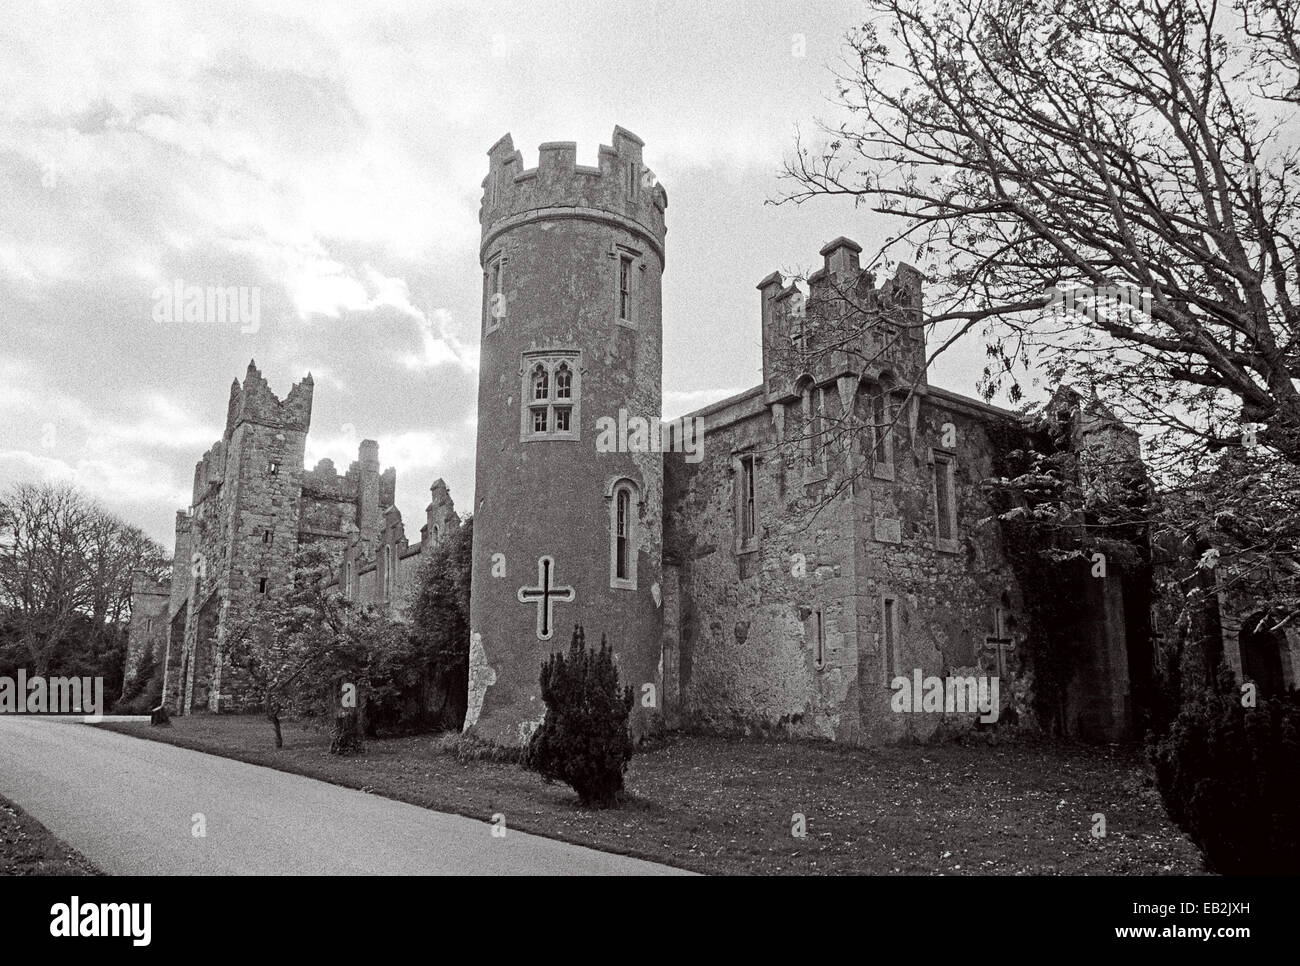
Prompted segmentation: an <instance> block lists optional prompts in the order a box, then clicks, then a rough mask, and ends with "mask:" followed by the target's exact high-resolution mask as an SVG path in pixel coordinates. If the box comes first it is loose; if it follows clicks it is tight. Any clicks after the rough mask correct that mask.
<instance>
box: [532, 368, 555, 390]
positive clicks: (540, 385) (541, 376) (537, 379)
mask: <svg viewBox="0 0 1300 966" xmlns="http://www.w3.org/2000/svg"><path fill="white" fill-rule="evenodd" d="M550 387H551V377H550V373H548V372H547V371H546V366H544V365H542V363H540V362H539V363H538V364H537V365H536V366H534V367H533V399H547V398H548V397H549V396H550V394H551V388H550Z"/></svg>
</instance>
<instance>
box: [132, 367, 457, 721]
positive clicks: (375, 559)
mask: <svg viewBox="0 0 1300 966" xmlns="http://www.w3.org/2000/svg"><path fill="white" fill-rule="evenodd" d="M312 390H313V384H312V378H311V376H310V375H308V376H307V377H306V378H305V379H304V380H303V381H302V382H300V383H298V384H297V385H295V386H294V387H293V388H292V389H291V391H290V392H289V394H288V395H287V396H286V397H285V398H284V399H283V400H281V399H279V398H278V397H276V396H275V394H274V393H273V392H272V391H271V390H270V388H269V386H268V385H267V383H266V380H265V379H264V378H263V377H262V374H261V373H260V372H259V371H258V369H257V367H256V365H255V364H253V363H250V364H249V367H248V373H247V375H246V376H245V379H244V382H243V385H240V383H239V382H238V380H236V381H235V382H234V384H233V385H232V386H231V389H230V402H229V405H228V408H227V414H226V429H225V432H224V433H223V434H222V437H221V439H220V440H218V441H217V442H216V443H215V444H214V445H213V447H212V448H211V449H210V450H208V452H207V453H205V454H204V455H203V459H202V460H200V461H199V463H198V464H197V466H196V467H195V472H194V494H193V502H192V505H191V507H190V509H189V510H188V511H180V512H178V513H177V515H176V548H175V554H174V558H173V563H172V576H171V580H170V583H169V585H164V586H161V587H154V588H147V589H142V592H141V593H140V594H136V595H133V619H132V629H131V636H130V644H129V651H130V653H131V654H138V653H140V652H141V649H142V647H143V646H144V642H145V639H146V635H147V633H152V631H147V630H146V625H141V627H140V628H138V629H137V627H136V622H135V618H134V613H135V610H136V609H139V611H140V613H141V615H142V619H145V620H147V618H148V615H149V614H150V613H151V612H152V605H153V604H154V603H155V599H156V598H158V597H160V596H161V595H163V594H167V595H168V597H166V598H165V599H166V603H167V606H166V609H165V612H163V613H162V615H161V623H162V624H163V626H164V627H166V628H167V630H166V631H165V632H163V633H164V634H165V637H166V640H167V646H166V650H165V656H164V655H162V654H160V658H161V659H162V660H163V661H164V672H163V700H164V702H166V703H167V704H168V705H169V707H171V708H172V709H173V710H174V711H176V712H178V713H181V714H188V713H189V712H191V711H195V710H200V709H206V710H210V711H223V710H230V709H233V708H238V707H241V706H243V705H244V704H246V703H247V701H248V696H247V695H246V694H245V689H244V688H243V686H242V684H243V682H241V681H239V680H237V679H236V678H235V676H234V675H233V674H232V673H231V670H230V668H228V667H227V666H226V665H225V662H224V661H223V654H224V644H225V642H226V640H227V637H228V636H229V635H230V634H233V633H239V632H241V630H242V629H243V627H244V626H246V624H247V622H248V621H249V620H250V615H251V614H252V613H253V610H254V607H255V604H256V603H257V601H258V600H259V598H261V597H262V596H264V595H266V594H270V593H274V592H275V591H276V590H277V589H278V588H280V587H281V586H282V584H283V582H284V581H285V580H287V579H288V578H289V574H290V572H291V570H292V566H293V560H294V557H295V555H296V554H297V552H298V550H299V548H301V547H304V546H307V545H312V544H316V545H321V546H324V547H325V548H326V549H327V551H328V552H329V555H330V558H331V559H332V560H333V562H334V565H335V568H336V573H339V574H341V576H342V578H343V579H341V580H340V581H339V587H340V590H342V591H343V592H345V593H348V594H349V595H350V596H353V597H356V598H358V599H360V600H362V601H364V602H367V603H374V604H377V605H379V606H382V607H384V608H386V609H388V610H390V611H391V612H393V613H398V614H400V613H401V611H402V608H403V607H404V606H405V597H404V591H405V590H406V589H407V588H409V586H410V584H411V579H412V575H413V573H414V570H415V568H416V566H417V565H418V562H419V561H418V557H419V554H420V551H421V550H422V549H423V548H425V547H428V546H433V545H435V544H436V543H437V542H438V540H439V535H440V534H443V535H445V533H446V532H447V529H448V526H449V524H450V523H451V521H452V520H454V519H455V510H454V507H453V506H452V503H451V497H450V496H449V495H448V494H447V489H446V485H445V484H443V483H442V481H441V480H439V481H438V483H436V484H434V487H433V494H434V502H433V503H431V504H430V507H429V511H428V512H429V522H428V524H426V537H425V539H424V540H422V542H421V543H420V544H417V545H416V546H415V547H409V546H408V544H407V540H406V537H405V534H404V532H403V530H402V521H401V514H400V513H399V512H398V511H397V509H396V507H395V506H393V500H394V495H395V492H396V484H397V476H396V471H395V470H394V469H392V468H390V469H388V470H384V471H382V472H381V471H380V464H379V444H378V443H376V442H375V441H374V440H364V441H362V443H361V445H360V449H359V452H358V459H357V460H356V462H354V463H352V465H351V466H350V467H349V468H348V471H347V473H345V474H343V475H339V473H338V471H337V470H336V469H335V467H334V464H333V463H332V462H331V461H330V460H327V459H326V460H321V461H320V462H319V463H318V464H317V465H316V467H315V468H314V469H310V470H308V469H305V468H304V466H303V454H304V452H305V448H306V439H307V432H308V429H309V427H310V424H311V404H312ZM429 534H432V536H429ZM399 560H400V566H401V571H402V575H401V576H399V572H398V563H397V562H398V561H399ZM390 561H392V562H391V563H390ZM376 573H378V574H379V576H380V579H379V580H378V581H376V580H375V579H373V578H369V579H367V575H373V574H376ZM390 574H391V578H392V579H389V578H388V577H387V576H385V575H390ZM144 590H147V591H148V592H147V593H145V592H144Z"/></svg>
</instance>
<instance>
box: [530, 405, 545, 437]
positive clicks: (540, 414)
mask: <svg viewBox="0 0 1300 966" xmlns="http://www.w3.org/2000/svg"><path fill="white" fill-rule="evenodd" d="M533 432H534V433H544V432H546V407H545V406H537V407H534V409H533Z"/></svg>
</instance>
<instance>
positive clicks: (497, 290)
mask: <svg viewBox="0 0 1300 966" xmlns="http://www.w3.org/2000/svg"><path fill="white" fill-rule="evenodd" d="M504 281H505V256H503V255H498V256H497V257H496V258H494V259H493V260H492V261H491V262H489V263H488V269H487V272H485V273H484V275H483V288H484V290H485V291H484V293H483V315H484V321H485V322H486V324H487V330H488V331H489V332H495V331H496V330H497V328H499V327H500V325H501V319H502V318H503V317H504V316H505V284H504Z"/></svg>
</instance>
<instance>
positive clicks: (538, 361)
mask: <svg viewBox="0 0 1300 966" xmlns="http://www.w3.org/2000/svg"><path fill="white" fill-rule="evenodd" d="M522 371H523V372H524V373H525V376H524V384H523V412H522V414H521V416H522V422H521V426H520V436H519V438H520V439H521V440H522V441H524V442H530V441H537V440H548V439H549V440H556V439H570V440H576V439H577V438H578V427H579V425H580V421H579V414H578V410H579V407H580V406H581V398H580V397H581V395H582V391H581V381H582V380H581V359H580V356H579V353H577V352H572V351H563V352H554V351H544V352H526V353H524V365H523V367H522Z"/></svg>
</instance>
